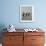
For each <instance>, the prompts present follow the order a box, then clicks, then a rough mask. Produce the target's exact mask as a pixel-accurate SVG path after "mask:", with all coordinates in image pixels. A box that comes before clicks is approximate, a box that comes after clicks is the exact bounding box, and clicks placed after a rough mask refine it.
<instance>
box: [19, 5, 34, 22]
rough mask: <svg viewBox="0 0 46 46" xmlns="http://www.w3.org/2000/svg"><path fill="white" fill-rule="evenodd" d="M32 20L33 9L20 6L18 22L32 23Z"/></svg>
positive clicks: (27, 6)
mask: <svg viewBox="0 0 46 46" xmlns="http://www.w3.org/2000/svg"><path fill="white" fill-rule="evenodd" d="M33 18H34V9H33V6H32V5H21V6H20V21H21V22H32V21H33Z"/></svg>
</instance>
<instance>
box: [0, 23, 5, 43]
mask: <svg viewBox="0 0 46 46" xmlns="http://www.w3.org/2000/svg"><path fill="white" fill-rule="evenodd" d="M4 28H6V27H5V25H4V24H0V43H2V36H3V34H2V32H5V31H6V30H4Z"/></svg>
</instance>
